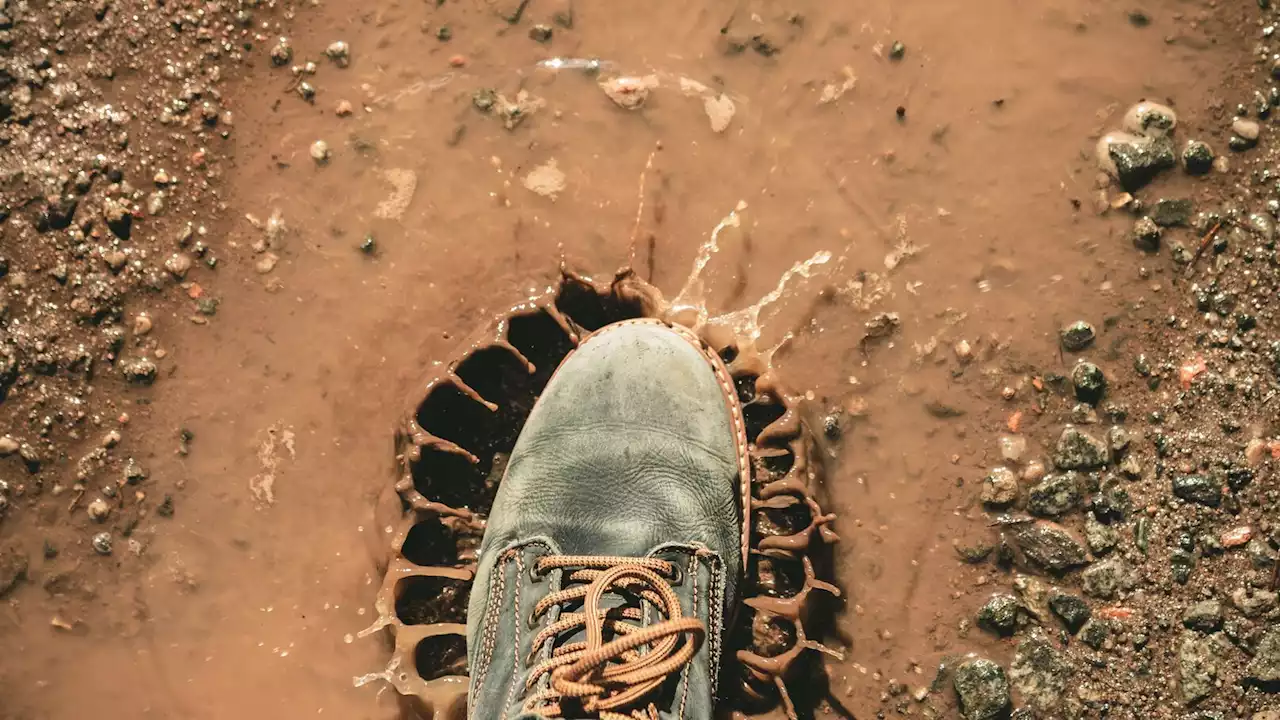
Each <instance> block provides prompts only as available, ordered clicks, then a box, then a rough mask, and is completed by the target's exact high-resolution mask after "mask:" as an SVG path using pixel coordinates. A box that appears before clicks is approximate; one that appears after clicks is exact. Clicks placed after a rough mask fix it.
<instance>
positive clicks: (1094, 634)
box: [1079, 618, 1111, 650]
mask: <svg viewBox="0 0 1280 720" xmlns="http://www.w3.org/2000/svg"><path fill="white" fill-rule="evenodd" d="M1110 634H1111V623H1110V622H1108V621H1107V620H1103V619H1102V618H1093V619H1091V620H1089V622H1087V623H1085V624H1084V627H1082V628H1080V634H1079V637H1080V642H1082V643H1084V644H1085V645H1088V646H1089V647H1091V648H1093V649H1094V650H1101V649H1102V646H1103V644H1104V643H1106V642H1107V636H1108V635H1110Z"/></svg>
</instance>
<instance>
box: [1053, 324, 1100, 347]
mask: <svg viewBox="0 0 1280 720" xmlns="http://www.w3.org/2000/svg"><path fill="white" fill-rule="evenodd" d="M1060 337H1061V340H1062V349H1063V350H1066V351H1067V352H1080V351H1081V350H1084V349H1085V348H1087V347H1089V346H1090V345H1092V344H1093V340H1094V338H1096V337H1097V332H1095V331H1094V329H1093V326H1092V325H1090V324H1089V323H1087V322H1085V321H1083V320H1077V321H1075V322H1073V323H1071V324H1070V325H1068V326H1066V327H1065V328H1063V329H1062V332H1061V333H1060Z"/></svg>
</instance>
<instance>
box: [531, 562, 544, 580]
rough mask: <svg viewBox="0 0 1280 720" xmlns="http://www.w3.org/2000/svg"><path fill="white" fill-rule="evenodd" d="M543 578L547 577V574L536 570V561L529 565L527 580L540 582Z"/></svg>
mask: <svg viewBox="0 0 1280 720" xmlns="http://www.w3.org/2000/svg"><path fill="white" fill-rule="evenodd" d="M545 579H547V574H546V573H543V572H538V563H537V562H536V561H535V562H534V563H532V564H531V565H529V582H532V583H540V582H542V581H543V580H545Z"/></svg>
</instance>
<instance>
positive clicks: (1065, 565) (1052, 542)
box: [1004, 520, 1088, 572]
mask: <svg viewBox="0 0 1280 720" xmlns="http://www.w3.org/2000/svg"><path fill="white" fill-rule="evenodd" d="M1004 533H1005V536H1006V537H1008V538H1009V540H1010V541H1011V542H1012V543H1013V545H1014V546H1016V547H1017V548H1018V550H1020V551H1021V552H1022V553H1023V554H1024V555H1026V557H1027V558H1028V559H1029V560H1031V561H1032V562H1034V563H1036V564H1037V565H1040V566H1041V567H1043V568H1044V569H1046V570H1049V571H1052V572H1061V571H1064V570H1070V569H1071V568H1074V567H1079V566H1081V565H1084V564H1085V563H1087V562H1088V556H1087V555H1086V554H1085V550H1084V546H1083V545H1082V544H1081V543H1080V541H1079V540H1077V539H1076V538H1075V536H1074V535H1073V534H1072V533H1071V531H1069V530H1067V529H1066V528H1064V527H1062V526H1061V525H1058V524H1057V523H1052V522H1049V521H1047V520H1036V521H1034V522H1026V521H1022V522H1009V523H1008V524H1006V525H1005V527H1004Z"/></svg>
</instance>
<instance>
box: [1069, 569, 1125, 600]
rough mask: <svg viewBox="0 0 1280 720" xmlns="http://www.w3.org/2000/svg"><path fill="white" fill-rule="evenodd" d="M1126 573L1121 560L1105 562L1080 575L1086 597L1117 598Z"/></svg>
mask: <svg viewBox="0 0 1280 720" xmlns="http://www.w3.org/2000/svg"><path fill="white" fill-rule="evenodd" d="M1124 572H1125V569H1124V566H1123V565H1121V563H1120V561H1119V560H1103V561H1102V562H1099V563H1094V564H1093V565H1092V566H1090V567H1089V568H1088V569H1086V570H1085V571H1084V572H1082V573H1080V583H1081V586H1082V587H1083V589H1084V593H1085V595H1088V596H1090V597H1096V598H1102V599H1104V600H1106V599H1109V598H1113V597H1115V595H1116V591H1117V590H1119V589H1120V579H1121V578H1122V577H1123V576H1124Z"/></svg>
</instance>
